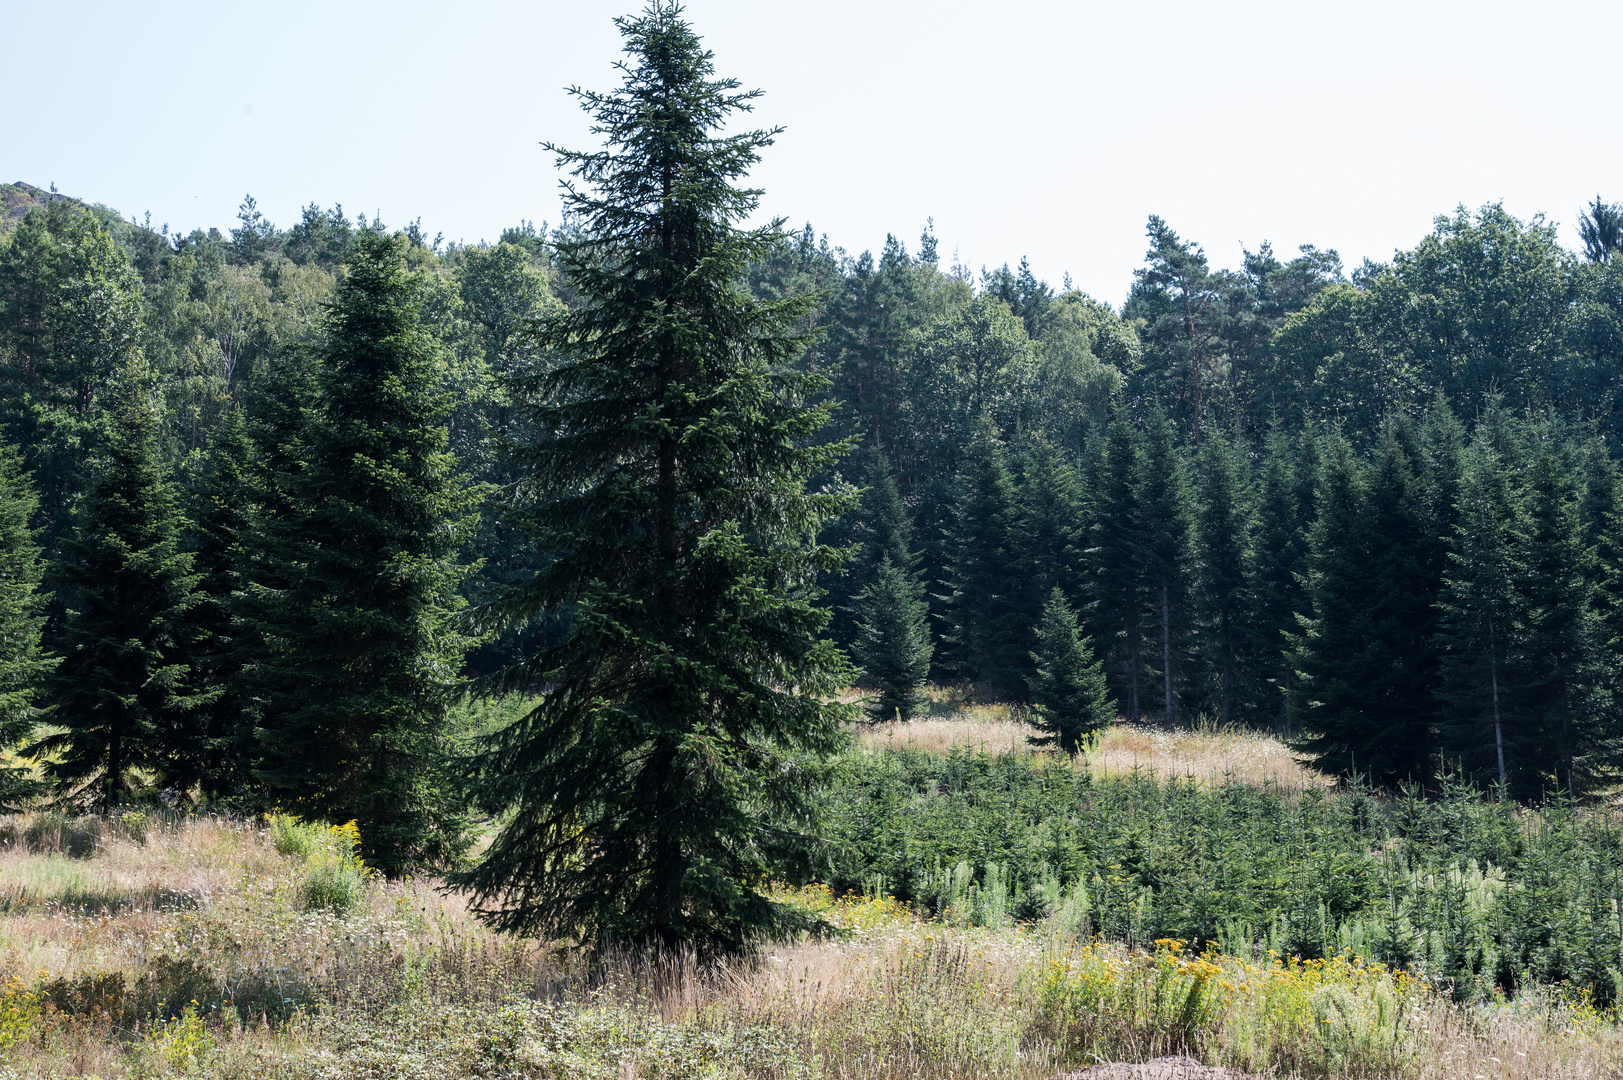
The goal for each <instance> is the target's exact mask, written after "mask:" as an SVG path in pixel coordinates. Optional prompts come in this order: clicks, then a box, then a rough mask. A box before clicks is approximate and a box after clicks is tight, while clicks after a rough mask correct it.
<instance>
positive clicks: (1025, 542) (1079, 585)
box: [1009, 439, 1088, 682]
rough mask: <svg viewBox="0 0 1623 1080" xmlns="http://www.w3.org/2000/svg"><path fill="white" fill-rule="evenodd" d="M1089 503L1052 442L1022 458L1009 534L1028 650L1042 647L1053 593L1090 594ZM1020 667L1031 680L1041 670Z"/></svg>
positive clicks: (1038, 444) (1019, 616)
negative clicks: (1040, 631) (1040, 635)
mask: <svg viewBox="0 0 1623 1080" xmlns="http://www.w3.org/2000/svg"><path fill="white" fill-rule="evenodd" d="M1083 502H1084V499H1083V491H1082V482H1081V479H1080V477H1079V476H1078V475H1077V471H1076V469H1074V468H1073V467H1072V466H1071V464H1070V462H1068V461H1066V460H1065V459H1064V457H1063V456H1061V454H1060V453H1059V451H1057V450H1056V449H1054V447H1052V446H1050V445H1049V444H1048V443H1047V442H1046V441H1044V440H1041V439H1036V440H1033V441H1032V442H1031V444H1030V445H1028V446H1027V447H1026V450H1025V453H1024V455H1023V460H1022V462H1021V469H1020V477H1019V482H1018V484H1017V487H1016V490H1015V503H1014V514H1013V521H1012V523H1011V529H1010V534H1009V547H1010V549H1011V556H1012V561H1013V568H1014V574H1015V585H1016V591H1015V594H1014V596H1015V606H1016V608H1017V613H1016V619H1017V621H1018V623H1019V626H1020V630H1021V633H1022V637H1023V641H1024V645H1023V647H1024V648H1026V649H1027V650H1028V653H1029V650H1030V649H1032V648H1035V646H1036V634H1037V628H1038V626H1039V624H1041V622H1042V619H1043V609H1044V608H1045V607H1046V606H1047V604H1048V599H1049V594H1050V593H1051V592H1052V591H1053V590H1054V589H1056V588H1058V589H1059V590H1060V591H1061V592H1063V593H1064V594H1065V596H1066V597H1067V598H1069V597H1080V596H1082V595H1083V593H1084V587H1085V581H1086V579H1085V577H1084V573H1083V562H1084V559H1085V558H1086V556H1085V555H1084V552H1085V551H1086V549H1087V546H1088V542H1087V521H1086V519H1085V514H1084V510H1083ZM1020 670H1021V677H1022V678H1024V679H1026V680H1027V681H1028V682H1029V680H1030V678H1031V676H1032V675H1034V674H1035V671H1034V669H1033V668H1032V667H1031V666H1030V664H1023V665H1021V669H1020Z"/></svg>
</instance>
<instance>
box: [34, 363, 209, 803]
mask: <svg viewBox="0 0 1623 1080" xmlns="http://www.w3.org/2000/svg"><path fill="white" fill-rule="evenodd" d="M157 428H158V423H157V417H156V416H155V415H154V413H153V410H152V406H151V403H150V401H149V398H148V388H147V385H146V381H145V379H144V378H143V377H142V373H141V372H140V371H139V369H136V370H134V371H131V372H129V373H128V374H126V376H125V377H124V380H123V385H122V386H121V387H120V389H119V390H118V392H117V402H116V405H115V406H114V412H113V414H112V417H111V432H110V434H111V437H110V438H109V439H108V441H107V443H106V444H105V448H104V450H103V457H102V459H101V460H100V461H98V462H97V463H96V466H95V472H94V479H93V480H92V482H91V485H90V489H89V491H88V492H87V493H86V495H85V498H84V501H83V502H82V503H81V504H80V505H79V506H78V508H77V509H76V511H75V513H74V528H73V532H72V535H71V536H69V537H67V538H65V539H64V540H63V541H62V544H61V553H60V555H59V556H58V559H57V562H56V563H55V565H54V566H53V568H52V575H53V578H54V581H55V582H56V583H57V585H58V587H59V589H60V590H61V594H62V599H63V602H64V603H65V604H66V607H67V614H66V618H65V620H64V622H63V625H62V629H61V632H60V634H59V635H58V636H57V638H56V639H55V640H54V641H53V643H52V644H53V647H54V651H56V652H57V653H58V654H59V655H60V656H61V657H62V661H61V664H60V665H59V666H58V667H57V669H56V671H55V673H54V675H53V677H52V678H51V680H50V702H51V706H52V712H51V722H52V724H54V725H56V726H57V727H58V728H60V730H58V731H55V732H52V733H51V734H49V735H46V736H45V737H44V738H42V739H40V740H39V741H38V742H35V743H33V744H32V745H31V746H29V747H28V749H27V751H26V753H27V754H28V755H29V756H31V757H34V756H38V755H41V754H49V755H50V756H51V760H50V761H49V762H48V763H47V764H46V765H45V766H44V772H45V775H46V777H47V778H48V779H49V780H50V781H51V782H52V783H53V784H54V786H55V788H56V791H57V792H58V794H59V795H60V796H61V797H63V798H67V799H72V800H77V801H82V802H85V803H88V804H91V805H94V806H96V807H98V808H106V807H110V806H114V805H116V804H118V803H120V802H123V801H126V800H127V799H129V798H130V797H131V796H132V795H133V794H134V793H135V792H136V790H138V788H139V787H140V786H141V784H142V782H143V779H144V778H145V777H147V776H149V777H150V778H151V779H152V781H153V782H154V783H155V784H156V786H158V787H174V788H177V789H178V790H179V792H180V793H181V794H185V793H186V792H187V790H188V789H189V788H190V787H191V785H192V784H193V783H194V782H195V781H196V779H197V777H196V775H195V772H194V768H193V763H194V762H195V761H196V758H197V750H198V745H199V741H200V739H199V734H200V733H199V725H200V723H201V717H202V716H203V715H205V713H206V711H207V708H208V706H209V704H210V703H211V702H212V700H213V698H214V696H216V694H217V691H215V690H210V689H207V688H205V686H204V685H203V680H202V678H201V677H200V673H199V672H198V671H197V669H196V668H195V667H194V659H195V655H196V651H195V650H196V648H197V644H198V630H197V627H196V626H195V625H194V623H193V622H192V614H193V611H194V609H195V608H196V607H197V604H198V600H199V597H198V595H197V592H196V589H197V584H198V575H197V573H196V572H195V571H194V569H193V566H192V557H191V555H190V554H188V553H186V552H184V551H182V550H181V547H180V537H181V532H182V530H183V529H184V527H185V522H184V519H183V518H182V517H181V512H180V508H179V506H178V504H177V501H176V499H175V496H174V492H173V491H172V489H171V488H170V485H169V483H168V481H167V480H166V479H165V477H164V475H163V469H162V466H161V465H160V463H159V460H158V446H157V437H158V432H157Z"/></svg>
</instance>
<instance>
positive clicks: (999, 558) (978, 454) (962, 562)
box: [942, 425, 1030, 697]
mask: <svg viewBox="0 0 1623 1080" xmlns="http://www.w3.org/2000/svg"><path fill="white" fill-rule="evenodd" d="M966 456H967V458H968V460H967V463H966V466H965V475H964V478H963V481H962V483H963V489H962V493H961V495H960V496H959V500H958V505H957V514H956V521H955V522H954V525H953V527H952V529H951V532H950V534H949V536H950V539H949V542H948V545H947V546H948V551H949V553H950V555H949V562H948V566H947V575H948V578H947V580H948V584H949V586H950V588H951V593H950V594H949V595H948V597H947V603H946V607H947V620H948V623H949V629H948V631H947V633H946V634H945V635H944V637H945V644H946V648H945V649H944V650H943V652H944V656H943V657H942V659H943V660H944V662H945V663H946V664H947V665H948V666H949V667H950V669H951V670H952V671H953V672H954V673H956V674H957V676H958V677H959V678H960V679H967V680H970V681H972V682H977V683H980V684H981V685H982V686H983V687H984V688H985V689H987V690H988V691H990V692H991V693H993V694H998V695H1012V696H1014V697H1019V696H1021V695H1022V693H1023V691H1024V686H1023V685H1021V684H1020V682H1019V680H1020V677H1021V672H1022V671H1023V670H1024V668H1025V664H1024V656H1023V653H1022V651H1021V646H1022V644H1023V643H1022V640H1021V639H1022V631H1023V629H1024V628H1025V627H1026V626H1029V625H1030V624H1029V623H1027V622H1024V621H1023V620H1022V618H1021V615H1022V612H1021V610H1020V606H1019V596H1018V588H1019V582H1018V581H1017V580H1016V577H1015V569H1016V568H1015V564H1014V560H1013V558H1012V553H1011V551H1010V548H1011V547H1012V543H1011V541H1012V540H1013V535H1012V532H1011V529H1012V526H1013V524H1014V510H1015V507H1014V484H1013V483H1012V481H1011V480H1010V478H1009V472H1008V468H1007V467H1006V465H1005V463H1004V457H1003V448H1002V447H1001V446H1000V445H999V444H998V441H997V438H996V436H995V435H994V434H993V433H992V431H991V429H990V427H989V426H986V425H982V427H981V428H980V430H979V432H978V434H977V435H976V437H975V441H974V443H973V444H972V445H971V446H970V448H969V451H968V453H967V455H966Z"/></svg>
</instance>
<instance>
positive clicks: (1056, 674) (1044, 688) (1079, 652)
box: [1031, 587, 1116, 754]
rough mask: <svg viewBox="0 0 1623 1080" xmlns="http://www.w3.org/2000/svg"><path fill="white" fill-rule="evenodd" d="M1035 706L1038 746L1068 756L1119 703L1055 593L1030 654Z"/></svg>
mask: <svg viewBox="0 0 1623 1080" xmlns="http://www.w3.org/2000/svg"><path fill="white" fill-rule="evenodd" d="M1031 661H1032V664H1033V665H1034V666H1035V668H1036V670H1035V672H1034V673H1033V674H1032V676H1031V704H1032V708H1033V710H1034V711H1035V712H1036V714H1037V724H1036V726H1037V728H1038V730H1040V731H1042V732H1044V735H1043V736H1042V737H1041V738H1038V739H1033V740H1032V741H1033V742H1036V743H1038V744H1040V745H1057V746H1058V747H1059V748H1060V749H1061V750H1063V751H1065V752H1066V753H1067V754H1074V753H1077V752H1078V751H1080V750H1082V749H1084V748H1085V747H1086V746H1088V745H1089V744H1091V743H1092V742H1093V741H1094V739H1095V738H1097V737H1098V734H1099V732H1101V731H1103V730H1104V729H1105V728H1106V727H1108V726H1109V725H1110V722H1111V721H1112V720H1114V719H1115V716H1116V706H1115V702H1113V701H1112V700H1111V699H1110V689H1109V687H1108V686H1107V685H1106V684H1105V672H1104V667H1103V666H1102V665H1100V663H1099V661H1098V659H1097V658H1096V657H1095V656H1094V655H1093V647H1092V645H1091V644H1090V643H1089V641H1088V639H1087V638H1085V637H1083V636H1082V632H1081V629H1080V628H1079V627H1078V625H1077V621H1076V613H1075V612H1074V611H1072V610H1071V606H1070V604H1068V603H1066V600H1065V594H1064V593H1063V592H1062V591H1060V589H1059V588H1058V587H1055V588H1054V589H1053V590H1051V591H1050V592H1049V594H1048V602H1047V603H1046V604H1044V605H1043V616H1042V624H1041V626H1040V627H1039V628H1038V631H1037V650H1036V651H1035V652H1033V653H1032V654H1031Z"/></svg>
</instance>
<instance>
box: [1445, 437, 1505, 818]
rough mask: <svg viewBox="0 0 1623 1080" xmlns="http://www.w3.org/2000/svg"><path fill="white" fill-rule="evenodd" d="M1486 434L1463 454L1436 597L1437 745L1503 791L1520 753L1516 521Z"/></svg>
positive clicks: (1501, 465) (1500, 463)
mask: <svg viewBox="0 0 1623 1080" xmlns="http://www.w3.org/2000/svg"><path fill="white" fill-rule="evenodd" d="M1506 472H1507V470H1506V467H1505V464H1504V462H1503V460H1502V459H1501V458H1500V456H1499V453H1498V452H1497V450H1496V449H1495V448H1494V446H1493V443H1492V440H1491V439H1489V438H1487V437H1485V432H1484V433H1480V434H1479V435H1478V437H1477V439H1476V440H1475V441H1473V443H1472V445H1471V448H1470V452H1469V453H1468V454H1467V456H1466V459H1465V475H1464V478H1463V482H1462V483H1461V485H1460V489H1459V501H1458V510H1457V519H1458V520H1457V524H1456V543H1455V551H1454V556H1453V559H1452V560H1451V561H1452V564H1453V565H1452V566H1451V567H1450V568H1449V572H1448V575H1447V577H1446V579H1445V580H1446V584H1445V586H1444V589H1443V595H1442V609H1443V619H1442V624H1441V628H1440V629H1441V633H1442V635H1443V636H1442V642H1443V643H1444V647H1445V659H1444V662H1443V668H1442V675H1443V678H1442V682H1441V684H1440V688H1439V689H1440V691H1441V693H1442V696H1443V698H1444V700H1445V701H1447V702H1448V705H1449V715H1448V720H1447V723H1446V725H1445V728H1444V732H1443V745H1444V747H1445V749H1446V750H1447V751H1449V752H1450V753H1451V754H1453V755H1454V756H1455V758H1456V760H1458V761H1459V762H1461V763H1462V764H1463V765H1464V767H1465V769H1466V770H1467V771H1468V773H1470V774H1472V775H1475V776H1478V777H1481V778H1483V779H1487V780H1490V781H1491V782H1492V783H1494V784H1496V785H1497V786H1498V788H1499V790H1500V791H1502V792H1507V793H1508V792H1509V790H1510V788H1509V775H1508V772H1507V761H1508V766H1509V767H1512V768H1513V767H1518V766H1519V765H1520V759H1521V757H1522V743H1523V740H1522V738H1521V734H1522V733H1521V727H1522V725H1521V723H1520V722H1519V716H1518V712H1517V709H1516V699H1515V696H1514V694H1513V690H1514V686H1515V667H1514V665H1513V663H1512V661H1513V660H1514V658H1515V657H1516V655H1517V645H1518V641H1517V639H1518V637H1519V635H1520V632H1521V627H1520V621H1521V619H1522V618H1523V615H1524V609H1525V606H1526V601H1525V599H1524V598H1523V596H1522V595H1521V591H1520V586H1521V584H1522V567H1521V565H1520V559H1521V555H1522V531H1523V526H1522V521H1521V507H1520V502H1519V499H1518V498H1517V494H1516V493H1515V492H1514V490H1513V489H1512V486H1511V484H1510V482H1509V477H1508V476H1507V475H1506Z"/></svg>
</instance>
